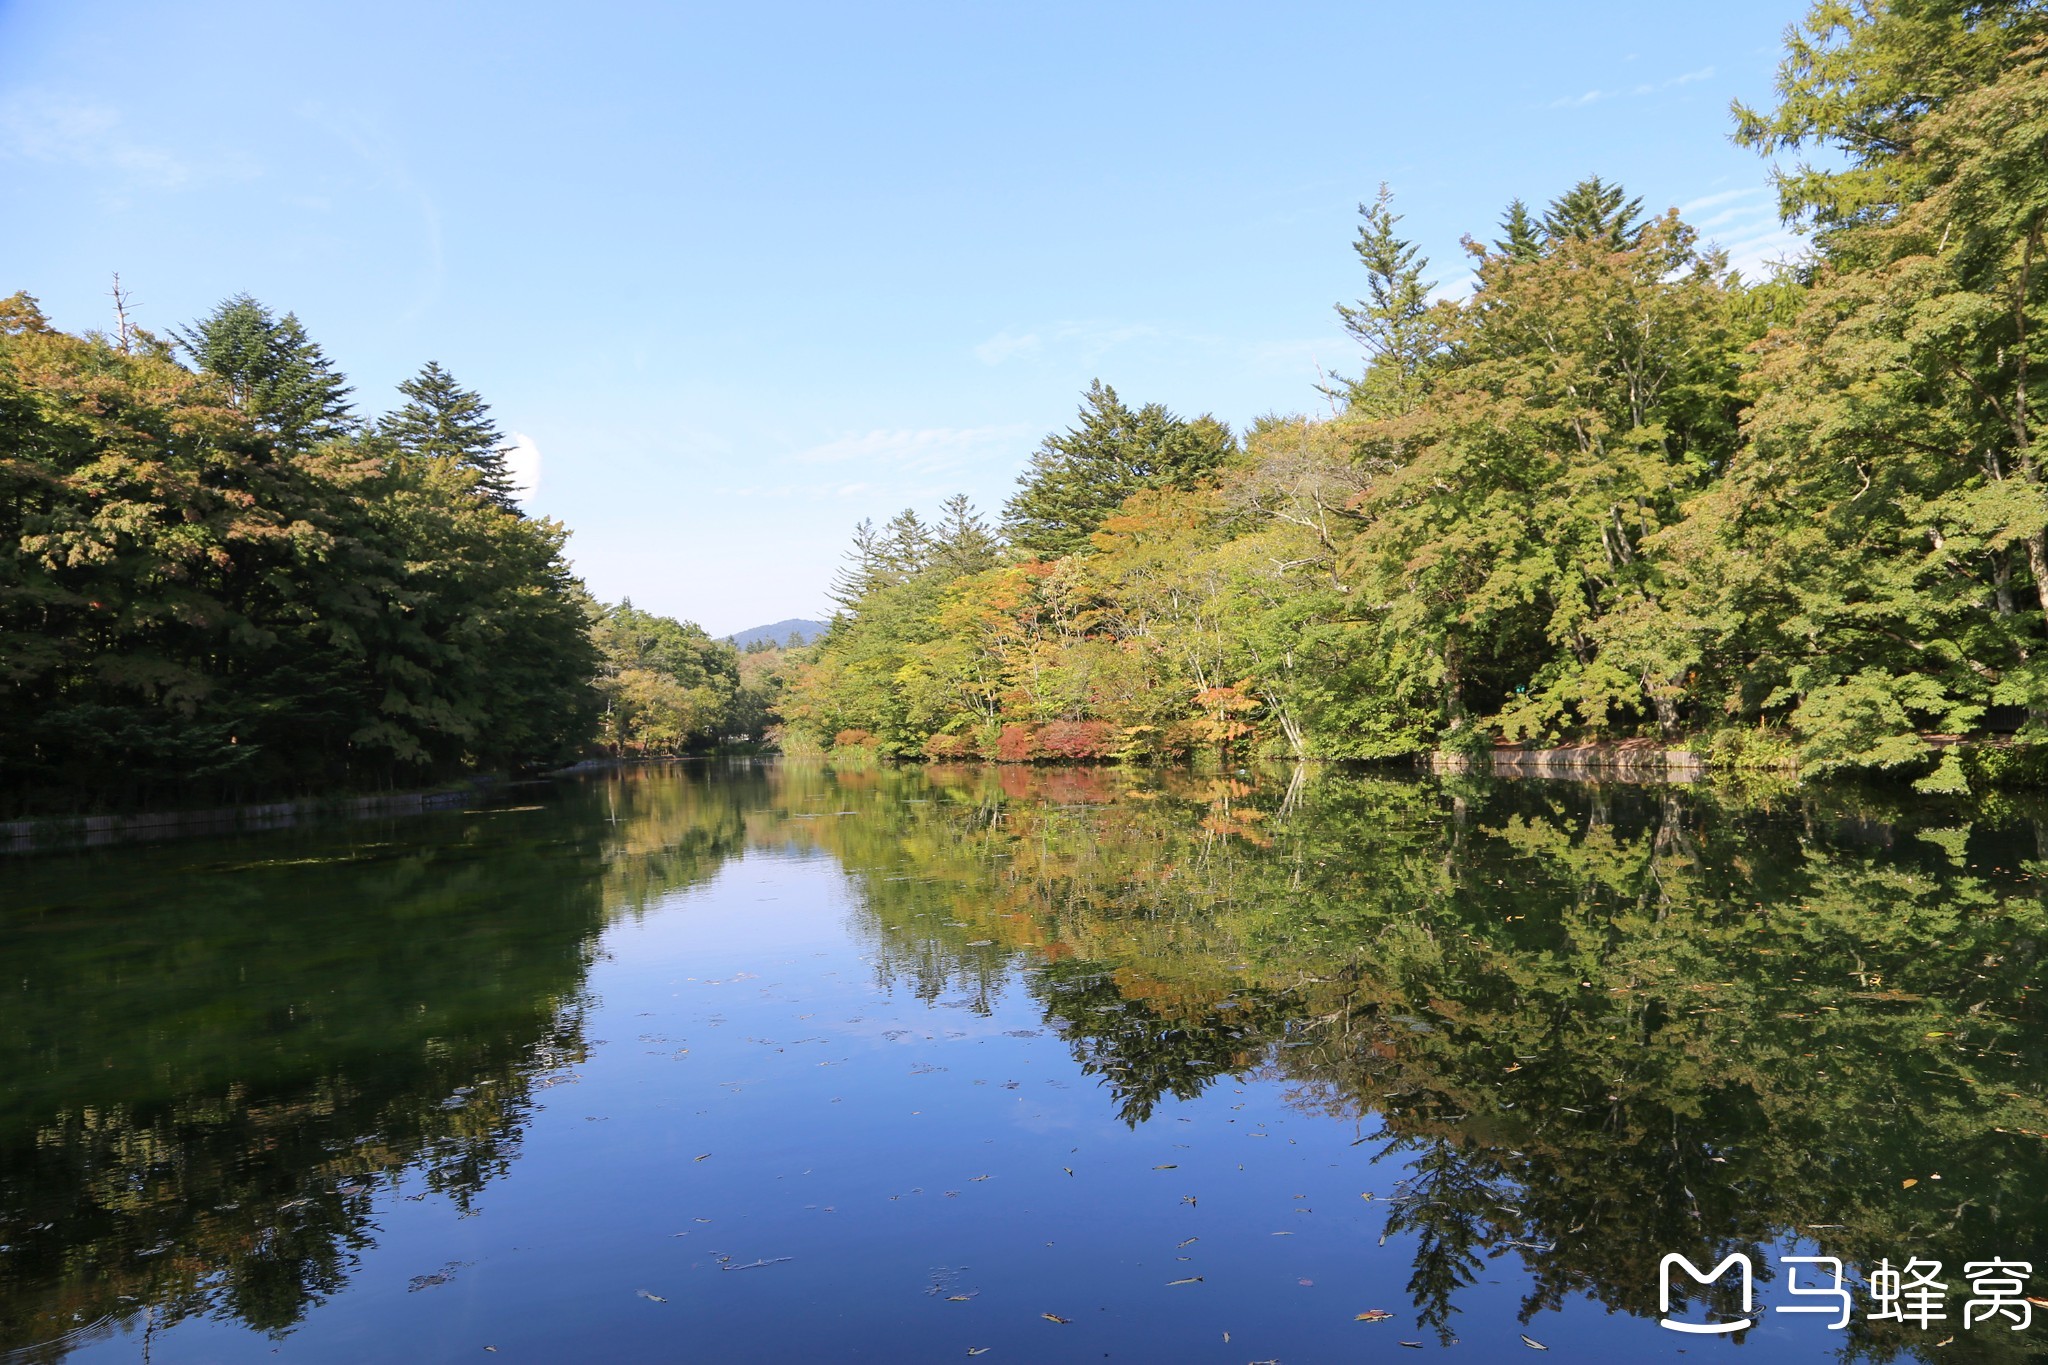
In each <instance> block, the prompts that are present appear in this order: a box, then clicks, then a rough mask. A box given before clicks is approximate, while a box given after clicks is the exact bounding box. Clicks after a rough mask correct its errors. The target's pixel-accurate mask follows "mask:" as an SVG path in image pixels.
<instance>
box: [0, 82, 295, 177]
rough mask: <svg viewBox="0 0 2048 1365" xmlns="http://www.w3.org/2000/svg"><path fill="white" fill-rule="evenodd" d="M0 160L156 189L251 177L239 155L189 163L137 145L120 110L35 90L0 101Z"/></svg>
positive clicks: (249, 168)
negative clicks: (105, 175)
mask: <svg viewBox="0 0 2048 1365" xmlns="http://www.w3.org/2000/svg"><path fill="white" fill-rule="evenodd" d="M0 157H4V158H12V159H19V160H24V161H41V162H45V163H48V164H52V165H66V166H77V167H81V168H83V169H86V170H96V171H112V172H115V173H117V174H118V175H120V176H122V177H124V178H126V179H127V180H129V181H131V182H134V183H138V184H143V185H148V186H152V187H154V188H157V189H179V188H182V187H184V186H186V185H190V184H192V183H193V182H194V181H197V180H201V179H212V178H217V177H230V178H235V179H246V178H248V177H249V176H251V175H253V174H255V168H254V167H253V166H252V165H251V164H250V163H249V162H248V161H247V160H246V158H243V157H240V156H227V157H222V158H217V159H214V160H212V161H209V162H205V163H195V162H194V161H192V160H191V159H189V158H188V157H184V156H181V155H179V154H178V153H176V152H173V151H171V150H170V149H169V148H167V147H161V146H155V145H152V144H150V143H148V142H144V141H141V140H138V139H136V138H134V137H132V136H130V135H129V133H128V131H127V129H126V127H125V126H124V124H123V120H122V117H121V114H120V111H119V110H116V109H113V108H110V107H109V106H107V105H104V104H94V103H88V102H85V101H82V100H76V99H70V98H66V97H64V96H59V95H52V94H48V93H44V92H36V91H27V92H22V93H19V94H16V95H12V96H10V97H8V98H7V99H6V100H5V101H4V102H0Z"/></svg>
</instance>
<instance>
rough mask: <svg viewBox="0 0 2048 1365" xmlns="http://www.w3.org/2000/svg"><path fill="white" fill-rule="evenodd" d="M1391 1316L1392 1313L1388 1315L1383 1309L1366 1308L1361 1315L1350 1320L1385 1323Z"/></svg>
mask: <svg viewBox="0 0 2048 1365" xmlns="http://www.w3.org/2000/svg"><path fill="white" fill-rule="evenodd" d="M1393 1316H1394V1315H1393V1314H1392V1313H1389V1312H1388V1311H1387V1310H1386V1309H1384V1308H1368V1309H1366V1310H1365V1311H1364V1312H1363V1313H1359V1314H1357V1315H1356V1316H1354V1317H1353V1318H1352V1319H1351V1320H1352V1321H1353V1322H1385V1321H1386V1320H1387V1319H1389V1318H1391V1317H1393Z"/></svg>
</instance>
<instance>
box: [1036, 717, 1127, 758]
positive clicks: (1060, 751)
mask: <svg viewBox="0 0 2048 1365" xmlns="http://www.w3.org/2000/svg"><path fill="white" fill-rule="evenodd" d="M1117 739H1118V735H1117V729H1116V727H1115V726H1114V725H1111V724H1110V723H1109V722H1108V721H1104V720H1056V721H1053V722H1052V723H1051V724H1049V725H1042V726H1040V727H1039V729H1038V747H1039V749H1040V751H1041V752H1042V754H1043V756H1044V757H1046V758H1064V759H1101V758H1112V757H1114V756H1115V755H1116V750H1117Z"/></svg>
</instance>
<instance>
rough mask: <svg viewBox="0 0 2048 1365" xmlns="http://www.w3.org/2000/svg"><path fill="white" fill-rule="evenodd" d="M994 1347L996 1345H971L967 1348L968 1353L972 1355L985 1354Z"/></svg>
mask: <svg viewBox="0 0 2048 1365" xmlns="http://www.w3.org/2000/svg"><path fill="white" fill-rule="evenodd" d="M994 1349H995V1347H993V1346H970V1347H968V1348H967V1354H969V1355H971V1356H985V1355H987V1354H988V1353H989V1352H990V1351H993V1350H994Z"/></svg>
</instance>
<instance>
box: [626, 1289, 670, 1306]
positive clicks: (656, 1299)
mask: <svg viewBox="0 0 2048 1365" xmlns="http://www.w3.org/2000/svg"><path fill="white" fill-rule="evenodd" d="M633 1292H634V1293H635V1294H638V1295H639V1296H640V1297H641V1298H643V1299H645V1300H647V1301H648V1302H649V1303H667V1302H668V1300H667V1299H664V1298H663V1297H662V1296H661V1295H659V1294H650V1293H648V1292H647V1291H646V1290H644V1289H636V1290H634V1291H633Z"/></svg>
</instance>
